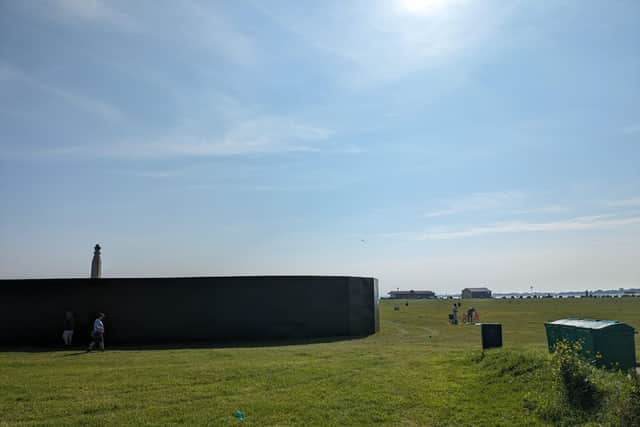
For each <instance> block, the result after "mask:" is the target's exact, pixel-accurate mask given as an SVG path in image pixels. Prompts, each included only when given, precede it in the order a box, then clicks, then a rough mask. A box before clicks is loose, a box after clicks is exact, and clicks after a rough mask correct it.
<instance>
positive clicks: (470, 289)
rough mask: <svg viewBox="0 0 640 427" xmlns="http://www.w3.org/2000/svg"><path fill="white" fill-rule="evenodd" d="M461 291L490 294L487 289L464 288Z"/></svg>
mask: <svg viewBox="0 0 640 427" xmlns="http://www.w3.org/2000/svg"><path fill="white" fill-rule="evenodd" d="M463 291H471V292H491V290H490V289H489V288H464V289H463Z"/></svg>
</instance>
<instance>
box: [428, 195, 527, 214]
mask: <svg viewBox="0 0 640 427" xmlns="http://www.w3.org/2000/svg"><path fill="white" fill-rule="evenodd" d="M525 197H526V196H525V194H524V193H522V192H519V191H498V192H489V193H474V194H471V195H468V196H463V197H459V198H454V199H451V200H449V201H447V202H446V204H447V206H446V207H444V208H442V209H436V210H432V211H430V212H427V213H426V214H425V215H424V216H425V217H426V218H437V217H442V216H450V215H456V214H461V213H467V212H477V211H482V210H489V209H498V208H501V209H505V208H507V207H513V206H514V205H515V204H519V203H521V202H522V200H524V199H525Z"/></svg>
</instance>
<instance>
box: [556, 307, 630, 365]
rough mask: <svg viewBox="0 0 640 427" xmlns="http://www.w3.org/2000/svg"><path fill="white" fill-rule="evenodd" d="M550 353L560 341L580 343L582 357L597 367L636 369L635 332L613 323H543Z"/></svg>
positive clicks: (582, 321) (593, 321)
mask: <svg viewBox="0 0 640 427" xmlns="http://www.w3.org/2000/svg"><path fill="white" fill-rule="evenodd" d="M544 327H545V329H546V330H547V341H548V342H549V351H550V352H553V350H554V348H555V346H556V343H558V342H559V341H562V340H566V341H568V342H571V343H573V342H577V341H580V342H581V343H582V350H581V354H582V356H583V357H584V358H585V359H588V360H591V361H593V362H594V363H595V365H596V366H598V367H600V366H605V367H608V368H620V369H633V368H635V366H636V348H635V343H634V334H635V330H634V329H633V328H632V327H631V326H629V325H627V324H625V323H621V322H618V321H615V320H594V319H560V320H556V321H555V322H549V323H545V324H544Z"/></svg>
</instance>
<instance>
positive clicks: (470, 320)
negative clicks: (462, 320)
mask: <svg viewBox="0 0 640 427" xmlns="http://www.w3.org/2000/svg"><path fill="white" fill-rule="evenodd" d="M475 312H476V310H475V309H474V308H473V307H469V310H467V322H468V323H473V315H474V313H475Z"/></svg>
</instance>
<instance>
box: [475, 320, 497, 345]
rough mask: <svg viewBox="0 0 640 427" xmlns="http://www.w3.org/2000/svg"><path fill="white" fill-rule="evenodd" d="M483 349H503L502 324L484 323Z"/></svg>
mask: <svg viewBox="0 0 640 427" xmlns="http://www.w3.org/2000/svg"><path fill="white" fill-rule="evenodd" d="M480 327H481V329H482V348H483V349H485V348H494V347H502V325H501V324H500V323H483V324H482V325H481V326H480Z"/></svg>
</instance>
